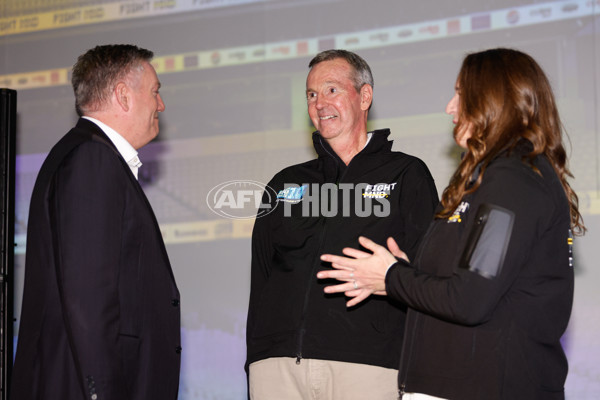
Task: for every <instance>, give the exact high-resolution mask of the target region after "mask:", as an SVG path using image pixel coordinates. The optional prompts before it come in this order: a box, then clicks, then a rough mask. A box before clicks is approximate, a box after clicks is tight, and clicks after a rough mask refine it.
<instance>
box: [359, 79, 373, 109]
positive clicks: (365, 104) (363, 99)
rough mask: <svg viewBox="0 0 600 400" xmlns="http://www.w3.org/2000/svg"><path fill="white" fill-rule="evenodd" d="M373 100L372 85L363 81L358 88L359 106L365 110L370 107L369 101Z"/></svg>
mask: <svg viewBox="0 0 600 400" xmlns="http://www.w3.org/2000/svg"><path fill="white" fill-rule="evenodd" d="M372 102H373V87H372V86H371V85H369V84H368V83H365V84H364V85H362V87H361V88H360V108H361V110H363V111H366V110H368V109H369V107H371V103H372Z"/></svg>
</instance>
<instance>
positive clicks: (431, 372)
mask: <svg viewBox="0 0 600 400" xmlns="http://www.w3.org/2000/svg"><path fill="white" fill-rule="evenodd" d="M446 112H447V113H448V114H451V115H452V116H453V119H454V121H453V122H454V123H455V124H456V126H455V128H454V138H455V140H456V142H457V143H458V145H459V146H461V147H463V148H465V150H466V152H465V154H464V157H463V158H462V160H461V162H460V164H459V166H458V169H457V170H456V172H455V173H454V175H453V177H452V178H451V180H450V184H449V185H448V187H447V188H446V190H445V191H444V193H443V195H442V200H441V202H440V205H439V206H438V209H437V213H436V216H435V219H434V220H433V221H432V223H431V225H430V227H429V229H428V231H427V233H426V235H425V237H424V239H423V240H422V242H421V245H420V248H419V250H418V252H417V255H416V257H415V259H414V260H413V261H412V262H410V263H409V261H408V259H407V258H406V256H405V255H404V253H402V251H401V250H400V249H399V248H398V246H397V245H396V243H395V242H394V241H393V240H388V243H387V245H388V249H389V251H388V249H386V248H385V247H382V246H379V245H377V244H375V243H374V242H372V241H370V240H369V239H366V238H361V239H360V244H361V245H362V246H363V247H364V248H366V249H367V250H370V251H371V252H372V253H367V252H364V251H361V250H356V249H344V254H345V255H346V256H348V257H342V256H334V255H323V256H322V259H323V260H324V261H329V262H332V266H333V267H334V268H335V269H333V270H328V271H321V272H319V274H318V277H319V278H335V279H338V280H340V281H343V282H344V283H342V284H338V285H336V286H329V287H327V288H326V289H325V291H326V292H327V293H336V292H344V293H345V294H346V295H347V296H349V297H351V300H350V301H349V302H348V306H354V305H356V304H358V303H359V302H361V301H363V300H365V299H367V297H368V296H369V295H371V294H380V295H383V294H387V295H388V296H390V297H392V298H394V299H397V300H400V301H402V302H404V303H406V304H407V305H408V306H409V308H410V311H409V315H408V317H407V321H406V335H405V339H404V345H403V352H402V360H401V365H400V373H399V389H400V392H401V393H402V394H404V393H410V396H414V395H415V394H417V396H422V395H428V396H434V398H436V397H437V398H444V399H461V400H465V399H466V400H468V399H528V400H530V399H544V400H546V399H564V389H563V386H564V382H565V379H566V375H567V360H566V357H565V354H564V352H563V350H562V347H561V344H560V338H561V336H562V334H563V333H564V331H565V329H566V327H567V324H568V321H569V316H570V312H571V306H572V300H573V259H572V253H571V247H572V240H573V236H572V235H573V233H575V234H583V233H584V231H585V227H584V225H583V221H582V218H581V215H580V213H579V211H578V202H577V196H576V194H575V193H574V191H573V190H572V189H571V187H570V186H569V183H568V182H567V177H569V176H571V173H570V172H569V170H568V167H567V157H566V153H565V150H564V147H563V145H562V125H561V122H560V119H559V116H558V111H557V109H556V104H555V100H554V95H553V93H552V89H551V87H550V84H549V82H548V79H547V77H546V76H545V74H544V72H543V71H542V69H541V68H540V67H539V65H538V64H537V63H536V62H535V60H533V59H532V58H531V57H530V56H528V55H527V54H524V53H522V52H519V51H516V50H510V49H492V50H487V51H484V52H480V53H474V54H470V55H468V56H467V57H466V58H465V60H464V61H463V64H462V67H461V70H460V72H459V74H458V79H457V81H456V94H455V96H454V97H453V98H452V100H451V101H450V103H448V107H447V108H446ZM394 256H396V257H398V258H396V257H394ZM410 396H407V397H406V398H411V397H410ZM415 398H420V397H415ZM425 398H431V397H425Z"/></svg>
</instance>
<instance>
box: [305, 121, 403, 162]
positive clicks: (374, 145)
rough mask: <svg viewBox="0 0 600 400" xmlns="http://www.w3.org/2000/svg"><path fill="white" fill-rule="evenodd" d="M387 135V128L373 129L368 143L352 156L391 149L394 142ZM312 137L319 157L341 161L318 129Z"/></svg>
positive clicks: (388, 133)
mask: <svg viewBox="0 0 600 400" xmlns="http://www.w3.org/2000/svg"><path fill="white" fill-rule="evenodd" d="M389 135H390V130H389V129H377V130H375V131H373V136H372V137H371V140H370V141H369V143H367V145H366V146H365V148H364V149H362V150H361V151H360V152H359V153H358V154H357V155H356V156H354V157H357V156H358V155H359V154H371V153H379V152H381V151H388V152H389V151H391V150H392V144H393V143H394V141H393V140H387V138H388V136H389ZM312 139H313V145H314V146H315V151H316V152H317V155H318V156H319V158H321V157H326V158H333V159H335V160H336V161H339V162H341V163H343V162H342V159H341V158H340V157H339V156H338V155H337V154H336V152H335V151H333V149H332V148H331V146H330V145H329V143H327V140H325V139H323V137H322V136H321V133H320V132H319V131H315V132H314V133H313V136H312Z"/></svg>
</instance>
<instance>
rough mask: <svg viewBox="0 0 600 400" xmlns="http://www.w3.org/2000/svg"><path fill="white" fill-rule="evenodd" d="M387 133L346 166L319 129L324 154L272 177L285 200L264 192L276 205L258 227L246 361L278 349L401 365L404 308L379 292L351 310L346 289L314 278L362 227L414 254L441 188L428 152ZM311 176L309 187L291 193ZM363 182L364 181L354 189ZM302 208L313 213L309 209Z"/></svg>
mask: <svg viewBox="0 0 600 400" xmlns="http://www.w3.org/2000/svg"><path fill="white" fill-rule="evenodd" d="M389 133H390V132H389V130H387V129H386V130H381V131H375V132H374V133H373V136H372V138H371V140H370V141H369V143H368V144H367V146H365V148H364V149H363V150H362V151H361V152H360V153H358V154H357V155H356V156H355V157H354V158H353V159H352V161H351V162H350V163H349V164H348V166H346V165H345V164H344V163H343V162H342V160H341V159H340V158H339V157H338V156H337V154H335V152H334V151H333V150H332V149H331V147H330V146H329V145H328V144H327V142H326V141H325V140H324V139H323V138H322V137H321V136H320V135H319V134H318V132H316V133H315V134H314V135H313V142H314V146H315V149H316V151H317V154H318V159H315V160H312V161H308V162H306V163H303V164H299V165H294V166H291V167H289V168H286V169H284V170H282V171H281V172H279V173H278V174H277V175H275V177H274V178H273V179H272V180H271V181H270V182H269V184H268V186H269V187H270V188H272V189H273V190H274V192H275V193H277V194H278V196H277V197H279V198H278V199H275V198H274V197H275V196H272V197H271V200H269V198H268V196H267V195H265V197H264V199H263V203H264V204H270V206H271V207H275V209H274V210H273V211H272V212H271V213H269V214H267V215H266V216H263V217H260V218H257V219H256V222H255V225H254V231H253V235H252V272H251V293H250V304H249V310H248V322H247V350H248V353H247V361H246V368H247V367H248V365H249V364H250V363H252V362H254V361H258V360H262V359H266V358H270V357H296V358H297V359H298V360H300V359H301V358H316V359H325V360H334V361H344V362H352V363H362V364H370V365H376V366H381V367H386V368H394V369H397V368H398V363H399V359H400V357H399V356H400V347H401V343H402V337H403V332H404V318H405V308H402V307H403V306H402V307H401V306H400V305H399V304H398V303H394V302H393V301H392V300H390V299H389V298H387V297H383V296H373V297H372V298H371V299H369V300H368V301H365V302H363V304H361V305H359V306H357V307H353V308H350V309H348V308H347V307H346V305H345V303H346V301H347V299H346V298H345V297H344V296H343V295H325V293H324V292H323V288H324V287H325V286H326V284H328V283H329V284H331V281H329V282H327V281H322V280H321V281H320V280H318V279H317V277H316V273H317V271H320V270H322V269H326V268H330V267H329V266H328V265H327V264H325V263H323V262H321V261H320V259H319V256H320V255H321V254H323V253H333V254H339V253H341V251H342V249H343V248H344V247H348V246H352V247H356V246H357V244H358V242H357V240H358V236H359V235H365V236H367V237H369V238H371V239H373V240H375V241H377V242H379V243H385V240H386V239H387V237H389V236H393V237H394V238H395V239H396V241H397V242H398V243H399V244H400V246H401V247H402V248H403V249H404V250H406V252H407V254H408V255H409V256H413V255H414V254H415V251H416V248H417V245H418V244H419V241H420V239H421V237H422V235H423V234H424V232H425V230H426V229H427V226H428V224H429V222H430V221H431V218H432V215H433V211H434V209H435V205H436V204H437V202H438V199H437V192H436V189H435V185H434V182H433V178H432V177H431V174H430V173H429V170H428V169H427V167H426V166H425V164H424V163H423V162H422V161H421V160H419V159H417V158H415V157H412V156H409V155H406V154H404V153H400V152H392V151H391V147H392V142H391V141H388V140H387V137H388V135H389ZM305 184H306V185H308V187H306V189H305V192H304V193H303V194H301V193H300V192H301V189H295V190H288V191H285V189H286V187H288V186H290V185H296V186H298V187H302V185H305ZM314 184H317V185H318V187H317V186H313V185H314ZM356 184H363V187H362V188H359V189H357V190H354V189H353V188H354V187H355V186H356ZM367 185H368V186H367ZM315 189H317V190H315ZM299 193H300V194H299ZM317 193H318V194H319V199H316V194H317ZM323 193H326V194H328V196H321V194H323ZM356 199H358V202H356ZM316 200H323V201H316ZM336 200H337V202H336ZM386 202H387V205H388V207H387V211H386V206H385V204H386ZM311 205H312V206H315V207H314V209H313V208H312V207H307V206H311ZM357 205H358V206H359V207H358V212H357V207H356V206H357ZM303 207H304V208H305V211H307V209H310V210H311V214H310V215H308V216H307V215H306V214H305V215H303V212H302V211H303ZM263 211H264V210H261V211H259V213H261V212H263ZM287 214H289V216H288V215H287ZM357 214H358V215H363V216H358V215H357ZM378 215H379V216H378Z"/></svg>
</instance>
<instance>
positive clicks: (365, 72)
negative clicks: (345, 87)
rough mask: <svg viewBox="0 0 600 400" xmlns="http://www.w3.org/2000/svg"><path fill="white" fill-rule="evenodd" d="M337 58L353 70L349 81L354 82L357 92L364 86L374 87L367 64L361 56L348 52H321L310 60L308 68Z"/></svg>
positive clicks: (333, 50)
mask: <svg viewBox="0 0 600 400" xmlns="http://www.w3.org/2000/svg"><path fill="white" fill-rule="evenodd" d="M338 58H341V59H344V60H346V61H347V62H348V64H350V66H351V67H352V69H353V70H354V73H353V74H352V75H353V76H352V77H351V79H352V81H353V82H354V88H355V89H356V91H357V92H360V89H361V88H362V87H363V85H365V84H366V85H371V87H374V85H375V83H374V81H373V74H372V73H371V68H370V67H369V64H367V62H366V61H365V60H364V59H363V58H362V57H361V56H359V55H358V54H356V53H353V52H351V51H348V50H340V49H332V50H325V51H322V52H320V53H319V54H317V55H316V56H315V57H314V58H313V59H312V60H310V63H308V67H309V68H312V67H314V66H315V65H317V64H319V63H321V62H323V61H331V60H336V59H338Z"/></svg>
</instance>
